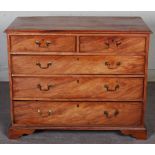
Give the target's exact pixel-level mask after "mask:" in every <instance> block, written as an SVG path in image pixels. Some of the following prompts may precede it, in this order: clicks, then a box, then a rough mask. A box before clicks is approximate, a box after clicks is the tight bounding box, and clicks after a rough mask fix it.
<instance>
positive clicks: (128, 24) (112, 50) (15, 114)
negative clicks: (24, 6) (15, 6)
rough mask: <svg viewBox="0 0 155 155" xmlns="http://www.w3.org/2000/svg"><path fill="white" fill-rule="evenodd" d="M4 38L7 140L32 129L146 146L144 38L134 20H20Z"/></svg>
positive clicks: (139, 22)
mask: <svg viewBox="0 0 155 155" xmlns="http://www.w3.org/2000/svg"><path fill="white" fill-rule="evenodd" d="M6 33H7V41H8V58H9V79H10V96H11V119H12V120H11V126H10V128H9V134H8V135H9V138H18V137H20V136H22V135H24V134H31V133H33V132H34V131H35V130H37V129H51V130H58V129H59V130H120V131H121V132H122V133H123V134H125V135H131V136H133V137H135V138H137V139H146V138H147V131H146V127H145V125H144V118H145V107H146V87H147V66H148V48H149V35H150V30H149V28H148V27H147V26H146V25H145V23H144V22H143V20H142V19H141V18H140V17H19V18H16V19H15V21H14V22H13V23H12V24H11V25H10V26H9V27H8V28H7V29H6Z"/></svg>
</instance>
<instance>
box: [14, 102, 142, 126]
mask: <svg viewBox="0 0 155 155" xmlns="http://www.w3.org/2000/svg"><path fill="white" fill-rule="evenodd" d="M13 103H14V104H13V105H14V122H15V123H16V124H22V125H32V126H33V125H38V126H39V125H49V126H78V127H79V126H96V127H97V126H124V127H125V126H132V127H133V126H138V125H140V124H141V117H142V103H141V102H45V101H42V102H40V101H14V102H13Z"/></svg>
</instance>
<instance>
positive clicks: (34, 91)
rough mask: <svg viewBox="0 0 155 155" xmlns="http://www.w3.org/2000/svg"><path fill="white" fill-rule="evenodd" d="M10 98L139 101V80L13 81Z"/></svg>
mask: <svg viewBox="0 0 155 155" xmlns="http://www.w3.org/2000/svg"><path fill="white" fill-rule="evenodd" d="M13 92H14V93H13V97H14V98H30V99H31V98H38V99H39V98H44V99H45V100H46V98H48V99H88V98H89V99H103V100H142V97H143V78H101V77H95V78H94V77H77V78H76V77H59V76H57V77H52V78H36V77H34V78H28V77H27V78H21V77H20V78H18V77H14V78H13Z"/></svg>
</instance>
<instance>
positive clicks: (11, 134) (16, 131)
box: [8, 127, 35, 139]
mask: <svg viewBox="0 0 155 155" xmlns="http://www.w3.org/2000/svg"><path fill="white" fill-rule="evenodd" d="M34 131H35V130H34V129H26V128H15V127H10V128H9V131H8V138H9V139H17V138H19V137H21V136H23V135H29V134H32V133H33V132H34Z"/></svg>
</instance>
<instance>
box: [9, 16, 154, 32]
mask: <svg viewBox="0 0 155 155" xmlns="http://www.w3.org/2000/svg"><path fill="white" fill-rule="evenodd" d="M64 31H67V32H69V33H70V32H78V33H79V32H85V33H87V32H89V33H96V32H104V33H106V32H108V33H114V32H117V33H118V32H126V33H132V32H134V33H150V32H151V30H150V29H149V28H148V26H147V25H146V24H145V23H144V21H143V20H142V18H140V17H99V16H72V17H67V16H66V17H65V16H52V17H49V16H47V17H17V18H16V19H15V20H14V22H13V23H12V24H11V25H10V26H9V27H8V28H7V29H6V32H8V33H11V32H19V33H21V32H56V33H57V32H64Z"/></svg>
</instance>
